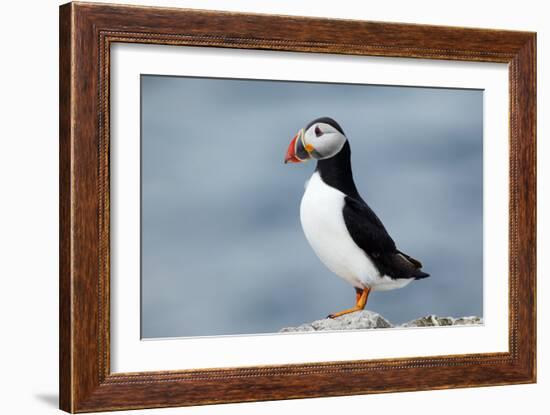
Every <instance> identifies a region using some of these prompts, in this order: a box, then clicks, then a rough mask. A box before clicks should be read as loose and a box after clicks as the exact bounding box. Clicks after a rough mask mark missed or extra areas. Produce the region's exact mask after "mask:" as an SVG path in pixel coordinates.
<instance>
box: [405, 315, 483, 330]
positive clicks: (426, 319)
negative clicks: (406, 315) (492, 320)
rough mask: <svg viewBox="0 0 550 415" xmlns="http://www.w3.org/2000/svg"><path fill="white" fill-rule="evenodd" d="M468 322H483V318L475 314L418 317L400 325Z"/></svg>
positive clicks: (428, 325) (450, 324) (425, 325)
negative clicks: (466, 315)
mask: <svg viewBox="0 0 550 415" xmlns="http://www.w3.org/2000/svg"><path fill="white" fill-rule="evenodd" d="M468 324H483V319H482V318H481V317H477V316H469V317H459V318H454V317H438V316H434V315H433V314H432V315H431V316H426V317H420V318H417V319H415V320H411V321H408V322H407V323H404V324H402V325H401V326H400V327H435V326H465V325H468Z"/></svg>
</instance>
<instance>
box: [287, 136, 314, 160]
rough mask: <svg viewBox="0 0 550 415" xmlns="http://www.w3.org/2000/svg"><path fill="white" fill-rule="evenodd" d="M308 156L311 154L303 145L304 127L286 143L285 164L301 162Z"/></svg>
mask: <svg viewBox="0 0 550 415" xmlns="http://www.w3.org/2000/svg"><path fill="white" fill-rule="evenodd" d="M310 158H311V156H310V154H309V152H308V151H307V150H306V147H305V146H304V129H303V128H302V129H301V130H300V131H298V134H296V135H295V136H294V138H293V139H292V141H291V142H290V144H289V145H288V150H287V151H286V155H285V164H287V163H301V162H304V161H306V160H308V159H310Z"/></svg>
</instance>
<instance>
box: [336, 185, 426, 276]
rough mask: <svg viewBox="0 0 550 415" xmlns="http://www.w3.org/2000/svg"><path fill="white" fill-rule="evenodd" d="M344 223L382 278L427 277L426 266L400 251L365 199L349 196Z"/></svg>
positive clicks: (344, 213)
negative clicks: (423, 267) (424, 270)
mask: <svg viewBox="0 0 550 415" xmlns="http://www.w3.org/2000/svg"><path fill="white" fill-rule="evenodd" d="M343 215H344V222H345V224H346V227H347V229H348V232H349V233H350V235H351V237H352V239H353V241H354V242H355V243H356V244H357V246H359V248H361V249H362V250H363V251H365V253H366V254H367V255H368V256H369V257H370V258H371V260H372V261H373V262H374V264H375V265H376V267H377V268H378V271H379V272H380V273H381V274H382V275H388V276H389V277H392V278H417V279H419V278H425V277H427V276H428V274H426V273H424V272H422V271H420V268H421V267H422V264H421V263H420V262H419V261H417V260H416V259H414V258H412V257H410V256H408V255H407V254H404V253H402V252H400V251H399V250H398V249H397V248H396V246H395V242H394V241H393V239H392V238H391V237H390V235H389V234H388V232H387V231H386V228H384V225H383V224H382V222H381V221H380V219H378V216H376V214H375V213H374V212H373V211H372V209H371V208H370V207H369V206H368V205H367V204H366V203H365V202H363V201H362V200H357V199H354V198H351V197H349V196H346V197H345V204H344V209H343Z"/></svg>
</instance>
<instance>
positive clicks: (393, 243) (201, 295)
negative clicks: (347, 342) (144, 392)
mask: <svg viewBox="0 0 550 415" xmlns="http://www.w3.org/2000/svg"><path fill="white" fill-rule="evenodd" d="M483 93H484V92H483V90H482V89H457V88H440V87H437V88H436V87H418V86H414V87H413V86H406V85H375V84H351V83H326V82H305V81H304V82H303V81H287V80H264V79H235V78H207V77H187V76H165V75H156V74H142V75H141V77H140V95H141V103H140V105H141V337H142V339H158V338H175V337H191V336H220V335H259V334H282V333H294V334H296V333H306V334H311V333H316V332H321V331H338V330H371V329H394V328H395V329H413V328H416V327H442V326H462V325H482V324H483V114H484V107H483V96H484V95H483Z"/></svg>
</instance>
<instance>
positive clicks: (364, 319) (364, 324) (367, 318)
mask: <svg viewBox="0 0 550 415" xmlns="http://www.w3.org/2000/svg"><path fill="white" fill-rule="evenodd" d="M470 324H483V319H482V318H481V317H477V316H469V317H458V318H454V317H438V316H435V315H429V316H425V317H420V318H417V319H415V320H411V321H408V322H407V323H404V324H400V325H393V324H392V323H390V322H389V321H388V320H386V319H385V318H384V317H382V316H381V315H380V314H378V313H375V312H374V311H369V310H362V311H356V312H355V313H351V314H345V315H343V316H340V317H337V318H334V319H332V318H326V319H322V320H316V321H313V322H311V323H305V324H302V325H300V326H297V327H285V328H283V329H281V330H280V333H295V332H308V331H326V330H364V329H381V328H382V329H386V328H392V327H434V326H463V325H470Z"/></svg>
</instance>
